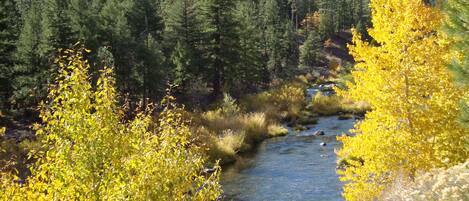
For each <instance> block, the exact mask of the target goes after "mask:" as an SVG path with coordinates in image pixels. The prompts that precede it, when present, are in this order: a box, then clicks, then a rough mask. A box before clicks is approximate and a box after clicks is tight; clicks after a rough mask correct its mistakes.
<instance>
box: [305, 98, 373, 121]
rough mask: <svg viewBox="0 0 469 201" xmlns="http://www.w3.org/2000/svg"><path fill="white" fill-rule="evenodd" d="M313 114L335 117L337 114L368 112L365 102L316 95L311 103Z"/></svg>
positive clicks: (368, 107) (368, 106) (367, 105)
mask: <svg viewBox="0 0 469 201" xmlns="http://www.w3.org/2000/svg"><path fill="white" fill-rule="evenodd" d="M311 105H312V110H313V112H315V113H317V114H319V115H326V116H327V115H335V114H338V113H350V114H357V115H358V114H364V113H365V112H366V111H368V110H370V105H369V104H367V103H365V102H353V101H350V100H348V99H345V98H342V97H340V96H337V95H331V96H325V95H323V94H321V93H317V94H316V96H314V97H313V98H312V101H311Z"/></svg>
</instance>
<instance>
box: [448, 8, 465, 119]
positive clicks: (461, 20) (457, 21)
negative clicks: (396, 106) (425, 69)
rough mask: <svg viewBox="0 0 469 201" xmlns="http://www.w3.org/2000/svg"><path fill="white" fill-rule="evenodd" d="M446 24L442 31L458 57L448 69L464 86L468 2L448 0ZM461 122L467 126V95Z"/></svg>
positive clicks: (463, 104)
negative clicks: (449, 40) (449, 39)
mask: <svg viewBox="0 0 469 201" xmlns="http://www.w3.org/2000/svg"><path fill="white" fill-rule="evenodd" d="M445 11H446V14H447V15H446V24H445V27H444V31H445V32H446V33H447V34H448V35H449V37H450V38H451V39H452V40H453V41H454V48H455V50H456V52H457V54H458V56H459V57H460V59H459V61H454V62H453V63H452V64H451V65H450V69H451V70H452V71H453V72H454V75H455V77H456V81H457V82H458V83H459V84H462V85H463V86H465V87H468V86H469V34H468V32H469V24H468V23H469V22H468V21H467V20H468V19H469V4H468V3H467V1H464V0H448V1H447V3H446V7H445ZM461 120H462V122H463V123H464V125H466V126H469V97H466V98H465V101H464V102H463V103H462V118H461Z"/></svg>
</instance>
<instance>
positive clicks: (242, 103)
mask: <svg viewBox="0 0 469 201" xmlns="http://www.w3.org/2000/svg"><path fill="white" fill-rule="evenodd" d="M335 85H336V84H335V83H334V82H325V81H319V82H318V81H317V80H315V78H313V77H310V79H308V76H299V77H297V78H296V79H294V80H293V81H291V82H289V83H284V84H279V85H278V86H275V87H273V88H272V89H271V90H268V91H265V92H261V93H258V94H254V95H248V96H246V97H243V98H241V99H240V100H239V101H237V100H234V99H233V98H231V97H230V96H228V95H225V98H224V100H223V102H222V103H221V104H220V105H219V107H217V108H216V109H213V110H210V111H207V112H203V113H200V114H191V115H192V119H193V123H194V126H193V131H194V132H195V133H196V136H198V138H199V139H198V140H199V142H201V144H202V145H203V147H204V148H205V150H206V153H207V155H208V156H209V158H210V161H212V162H214V161H216V160H220V164H221V165H228V164H232V163H234V162H236V160H237V159H238V158H239V155H242V154H246V153H249V152H251V151H252V150H253V149H255V147H256V146H257V145H258V144H259V143H261V142H262V141H264V140H266V139H268V138H273V137H279V136H285V135H287V134H288V133H289V130H294V131H305V130H308V129H310V128H312V127H314V125H315V124H317V122H318V118H320V117H327V116H331V115H338V119H339V120H346V119H351V118H353V117H354V116H363V115H364V113H365V112H366V111H367V110H368V109H369V107H368V105H367V104H364V103H355V102H352V101H349V100H345V99H343V98H341V97H339V96H337V95H336V94H335V93H334V91H333V87H334V86H335ZM287 127H289V128H287Z"/></svg>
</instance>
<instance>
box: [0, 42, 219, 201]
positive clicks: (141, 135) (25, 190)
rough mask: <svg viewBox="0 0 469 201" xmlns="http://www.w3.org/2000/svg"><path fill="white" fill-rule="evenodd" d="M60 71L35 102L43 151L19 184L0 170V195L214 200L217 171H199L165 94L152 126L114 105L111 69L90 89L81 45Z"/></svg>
mask: <svg viewBox="0 0 469 201" xmlns="http://www.w3.org/2000/svg"><path fill="white" fill-rule="evenodd" d="M65 52H66V55H65V56H63V57H61V59H62V60H61V61H60V62H59V67H60V72H59V73H60V76H59V78H58V79H57V81H56V84H55V85H54V86H53V87H52V88H51V90H50V94H49V99H50V102H49V103H48V104H47V105H43V106H42V111H41V118H42V122H43V124H42V125H39V126H37V127H38V128H37V135H38V137H39V139H40V140H41V141H42V143H43V144H44V149H45V152H43V153H42V152H40V153H38V154H36V155H35V157H37V159H38V161H37V162H36V164H35V166H34V167H33V168H32V175H31V176H30V177H29V178H28V179H27V182H26V183H25V184H22V185H20V184H17V183H14V182H12V180H11V179H12V178H14V177H13V176H11V175H3V176H2V178H1V180H2V183H1V185H2V186H0V191H1V192H2V194H1V195H0V197H1V199H2V200H10V199H12V200H128V199H131V200H153V199H158V200H189V199H191V200H192V199H193V200H214V199H216V197H218V196H219V195H220V186H219V184H218V178H219V171H218V170H217V171H215V173H214V174H212V175H211V176H208V177H204V176H202V175H200V174H201V170H202V169H203V168H204V167H203V165H204V162H205V158H204V157H202V156H201V155H200V153H199V149H198V148H197V147H195V146H193V145H191V143H190V142H189V141H188V139H190V136H191V133H190V132H189V129H188V127H187V126H186V123H185V122H184V121H182V120H181V112H180V109H178V108H177V107H175V106H174V105H173V104H172V103H171V102H172V98H171V97H168V98H166V99H165V101H164V102H163V103H164V104H165V105H166V107H165V109H164V110H163V111H162V113H161V114H160V115H159V120H158V122H157V123H156V124H155V125H154V128H155V130H154V131H152V129H151V128H152V127H153V125H152V118H151V117H150V116H149V115H147V114H146V113H138V114H136V116H135V118H134V119H133V120H130V121H125V120H124V118H123V117H124V111H123V109H122V108H121V107H118V106H117V100H116V99H117V98H116V90H115V87H114V83H115V81H114V79H113V78H112V76H111V75H112V70H111V69H109V68H104V69H103V70H102V71H101V75H100V77H99V79H98V81H97V89H96V90H93V89H92V87H91V82H90V77H89V76H88V69H89V65H88V63H87V61H85V60H84V59H83V57H84V50H83V49H81V48H80V49H78V50H66V51H65Z"/></svg>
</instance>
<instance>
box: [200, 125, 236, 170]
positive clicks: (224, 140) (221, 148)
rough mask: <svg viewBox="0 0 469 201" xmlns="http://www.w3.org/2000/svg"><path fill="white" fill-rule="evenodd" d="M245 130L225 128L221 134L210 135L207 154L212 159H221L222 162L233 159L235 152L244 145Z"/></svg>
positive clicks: (228, 161)
mask: <svg viewBox="0 0 469 201" xmlns="http://www.w3.org/2000/svg"><path fill="white" fill-rule="evenodd" d="M244 139H245V132H244V131H238V132H236V131H233V130H230V129H229V130H225V131H223V134H222V135H221V136H215V135H212V136H211V138H210V140H211V142H210V145H209V150H208V155H209V156H210V158H212V160H214V161H215V160H218V159H220V160H221V163H222V164H225V163H230V162H233V161H234V160H235V156H236V153H237V152H239V151H241V149H242V148H243V146H245V145H244Z"/></svg>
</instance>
